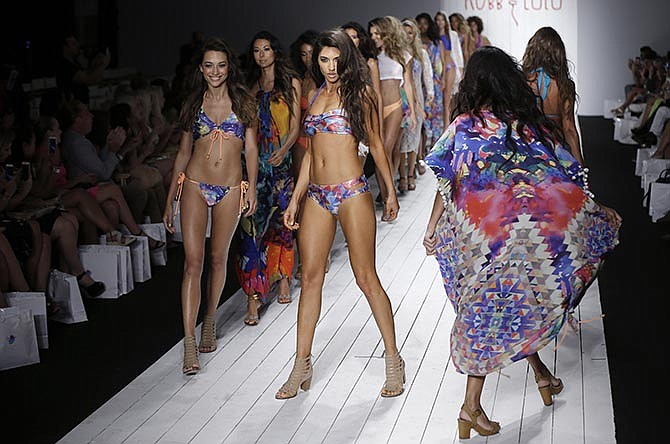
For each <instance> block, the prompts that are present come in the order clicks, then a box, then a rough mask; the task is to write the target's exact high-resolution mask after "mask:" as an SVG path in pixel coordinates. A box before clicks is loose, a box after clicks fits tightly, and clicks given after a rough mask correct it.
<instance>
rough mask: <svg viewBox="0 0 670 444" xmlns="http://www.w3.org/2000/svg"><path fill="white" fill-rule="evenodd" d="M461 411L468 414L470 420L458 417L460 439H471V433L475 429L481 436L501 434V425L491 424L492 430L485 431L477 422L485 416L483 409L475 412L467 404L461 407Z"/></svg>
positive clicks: (493, 422) (492, 422)
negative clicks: (480, 417)
mask: <svg viewBox="0 0 670 444" xmlns="http://www.w3.org/2000/svg"><path fill="white" fill-rule="evenodd" d="M461 410H463V411H464V412H465V413H467V414H468V416H469V417H470V420H467V419H463V418H461V417H460V416H459V417H458V439H470V431H471V430H472V429H475V432H477V433H479V436H491V435H495V434H497V433H498V432H500V423H498V422H495V421H490V422H491V427H493V428H491V429H485V428H484V427H482V426H481V425H479V423H478V422H477V418H478V417H479V416H481V415H483V414H484V412H482V409H476V410H475V411H474V412H473V411H472V410H470V409H469V408H468V407H467V406H466V405H465V404H463V405H462V406H461Z"/></svg>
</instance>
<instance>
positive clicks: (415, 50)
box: [402, 18, 423, 64]
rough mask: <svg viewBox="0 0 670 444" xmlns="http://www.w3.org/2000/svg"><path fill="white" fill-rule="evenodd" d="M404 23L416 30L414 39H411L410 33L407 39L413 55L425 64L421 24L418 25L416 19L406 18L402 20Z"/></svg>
mask: <svg viewBox="0 0 670 444" xmlns="http://www.w3.org/2000/svg"><path fill="white" fill-rule="evenodd" d="M402 25H403V26H408V27H410V28H412V30H413V31H414V39H413V40H409V35H407V39H408V40H409V45H408V46H409V49H410V54H412V57H414V58H415V59H417V60H418V61H419V62H421V63H422V64H423V53H422V52H421V50H422V49H423V45H422V44H421V32H419V26H418V25H417V23H416V20H414V19H411V18H406V19H404V20H403V21H402Z"/></svg>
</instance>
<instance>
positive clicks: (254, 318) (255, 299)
mask: <svg viewBox="0 0 670 444" xmlns="http://www.w3.org/2000/svg"><path fill="white" fill-rule="evenodd" d="M248 304H256V314H255V315H250V314H247V316H246V317H245V318H244V323H245V324H246V325H249V326H254V325H258V321H259V320H260V319H261V317H260V314H259V312H258V310H260V308H261V306H262V305H263V302H262V301H261V298H260V296H258V294H256V293H254V294H252V295H251V296H249V297H248V300H247V306H248Z"/></svg>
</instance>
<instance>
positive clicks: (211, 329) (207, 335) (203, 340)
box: [198, 315, 216, 353]
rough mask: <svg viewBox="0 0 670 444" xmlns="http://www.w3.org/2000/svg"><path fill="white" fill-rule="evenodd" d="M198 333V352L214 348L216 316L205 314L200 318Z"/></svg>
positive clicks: (209, 351)
mask: <svg viewBox="0 0 670 444" xmlns="http://www.w3.org/2000/svg"><path fill="white" fill-rule="evenodd" d="M200 332H201V334H200V346H198V351H199V352H200V353H211V352H213V351H214V350H216V318H215V317H214V316H212V315H205V316H204V318H203V319H202V326H201V331H200Z"/></svg>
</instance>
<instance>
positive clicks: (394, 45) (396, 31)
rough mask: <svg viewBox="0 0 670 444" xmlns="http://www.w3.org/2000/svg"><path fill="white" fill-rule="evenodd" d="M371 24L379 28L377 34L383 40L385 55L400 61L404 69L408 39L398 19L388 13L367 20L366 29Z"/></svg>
mask: <svg viewBox="0 0 670 444" xmlns="http://www.w3.org/2000/svg"><path fill="white" fill-rule="evenodd" d="M373 26H376V27H377V29H378V30H379V36H380V37H381V39H382V41H383V42H384V52H385V53H386V55H387V56H389V58H391V59H392V60H395V61H396V62H398V63H400V66H402V67H403V70H404V69H405V57H404V52H405V51H407V50H408V48H407V46H408V39H407V34H406V33H405V30H404V29H403V28H402V23H401V22H400V20H398V19H397V18H395V17H393V16H390V15H387V16H385V17H377V18H374V19H372V20H370V21H369V22H368V31H369V30H370V28H371V27H373ZM408 52H409V51H408Z"/></svg>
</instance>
